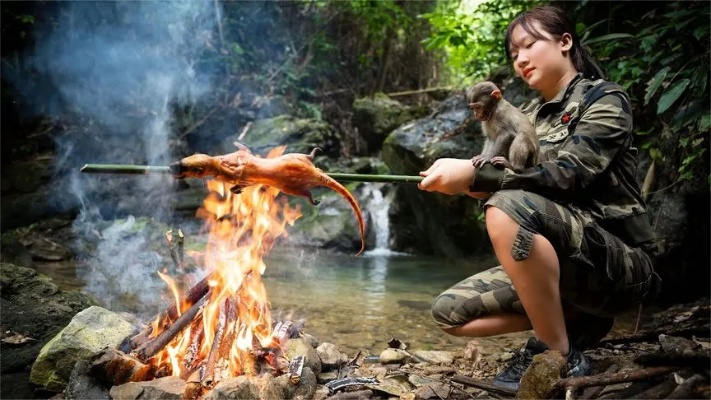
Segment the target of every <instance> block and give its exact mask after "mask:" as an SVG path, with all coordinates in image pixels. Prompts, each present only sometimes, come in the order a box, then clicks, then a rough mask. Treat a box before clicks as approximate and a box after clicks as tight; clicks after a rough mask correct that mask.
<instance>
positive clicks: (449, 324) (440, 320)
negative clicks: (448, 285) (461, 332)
mask: <svg viewBox="0 0 711 400" xmlns="http://www.w3.org/2000/svg"><path fill="white" fill-rule="evenodd" d="M431 312H432V319H433V320H434V322H435V323H436V324H437V326H439V327H440V329H442V330H443V331H445V332H448V330H449V329H452V328H455V327H457V326H459V325H461V323H462V322H461V321H460V320H459V318H457V314H456V313H455V312H454V307H453V304H452V299H451V298H450V296H448V295H446V294H443V295H440V296H438V297H437V298H436V299H435V300H434V302H433V303H432V308H431Z"/></svg>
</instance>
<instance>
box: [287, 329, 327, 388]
mask: <svg viewBox="0 0 711 400" xmlns="http://www.w3.org/2000/svg"><path fill="white" fill-rule="evenodd" d="M285 355H286V358H288V359H289V360H293V359H294V357H297V356H304V357H305V358H306V359H305V360H304V367H309V368H311V371H312V372H313V373H314V374H316V375H318V374H320V373H321V358H319V356H318V352H317V351H316V349H314V348H313V347H311V345H309V344H308V342H306V341H305V340H304V339H301V338H296V339H290V340H289V341H288V342H287V345H286V352H285ZM315 379H316V377H314V380H315Z"/></svg>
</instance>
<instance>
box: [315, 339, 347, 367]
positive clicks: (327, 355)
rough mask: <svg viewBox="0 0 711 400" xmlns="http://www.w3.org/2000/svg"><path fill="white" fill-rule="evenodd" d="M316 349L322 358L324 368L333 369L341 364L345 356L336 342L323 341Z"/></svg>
mask: <svg viewBox="0 0 711 400" xmlns="http://www.w3.org/2000/svg"><path fill="white" fill-rule="evenodd" d="M316 351H317V352H318V356H319V358H320V359H321V366H322V367H323V369H324V370H329V369H333V368H336V367H338V366H340V365H341V363H342V360H343V356H342V355H341V352H340V351H339V350H338V346H336V345H335V344H333V343H327V342H324V343H321V344H320V345H319V346H318V347H317V348H316Z"/></svg>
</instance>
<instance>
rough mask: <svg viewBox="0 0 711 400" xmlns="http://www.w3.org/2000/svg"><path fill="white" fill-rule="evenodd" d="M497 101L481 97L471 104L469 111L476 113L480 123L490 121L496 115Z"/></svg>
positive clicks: (475, 115) (475, 116)
mask: <svg viewBox="0 0 711 400" xmlns="http://www.w3.org/2000/svg"><path fill="white" fill-rule="evenodd" d="M496 103H497V101H496V99H494V98H492V97H490V96H489V97H485V96H480V97H479V98H477V99H475V101H473V102H471V103H469V109H470V110H472V113H474V118H476V119H477V120H479V121H488V120H489V118H491V116H492V114H494V108H496Z"/></svg>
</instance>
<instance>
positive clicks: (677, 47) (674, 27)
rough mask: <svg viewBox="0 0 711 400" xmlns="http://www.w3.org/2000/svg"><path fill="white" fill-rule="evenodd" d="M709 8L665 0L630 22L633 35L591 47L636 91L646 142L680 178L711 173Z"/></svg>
mask: <svg viewBox="0 0 711 400" xmlns="http://www.w3.org/2000/svg"><path fill="white" fill-rule="evenodd" d="M709 12H710V7H709V3H708V2H668V3H667V2H665V3H659V6H658V7H655V8H654V9H652V10H650V11H649V12H647V13H645V14H644V15H642V16H641V17H640V18H636V19H634V20H629V21H625V22H626V23H627V24H629V27H630V28H631V32H634V33H633V36H632V39H624V40H620V41H613V42H599V43H597V44H595V45H592V46H591V47H593V53H594V54H596V55H599V56H602V58H603V59H604V65H603V67H604V69H605V70H606V71H607V72H608V74H609V79H611V80H613V81H616V82H619V83H620V84H622V85H623V86H624V87H625V88H626V89H627V90H628V91H630V94H631V95H632V99H633V102H634V103H635V104H634V108H635V110H636V111H637V112H638V113H639V116H640V117H642V118H638V119H637V120H638V121H639V123H638V124H637V125H638V129H639V132H638V134H639V135H643V136H645V138H642V139H645V140H644V145H643V147H644V148H645V149H647V150H648V151H649V154H650V156H651V157H652V159H653V160H655V162H656V163H657V164H659V165H672V166H674V167H675V168H676V175H677V176H676V181H688V180H692V179H693V178H694V177H701V176H707V175H708V174H709V169H708V148H709V128H711V112H710V109H709V105H710V99H709V62H710V57H709V56H710V54H711V52H710V48H709V44H710V42H709V40H710V38H709ZM669 143H672V144H673V145H672V146H669ZM709 179H711V177H710V178H709Z"/></svg>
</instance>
